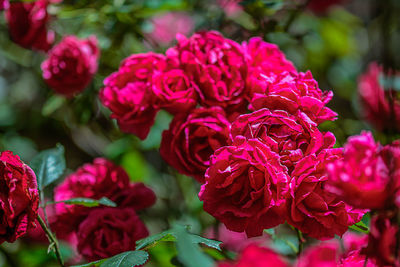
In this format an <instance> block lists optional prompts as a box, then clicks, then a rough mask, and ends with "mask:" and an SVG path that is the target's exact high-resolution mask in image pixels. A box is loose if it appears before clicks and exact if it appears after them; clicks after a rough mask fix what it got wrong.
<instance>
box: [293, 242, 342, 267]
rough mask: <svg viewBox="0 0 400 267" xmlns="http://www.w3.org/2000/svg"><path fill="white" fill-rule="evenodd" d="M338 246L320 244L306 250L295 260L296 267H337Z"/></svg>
mask: <svg viewBox="0 0 400 267" xmlns="http://www.w3.org/2000/svg"><path fill="white" fill-rule="evenodd" d="M337 251H338V244H334V243H321V244H319V245H318V246H314V247H310V248H308V249H307V250H306V251H305V252H304V253H303V254H302V255H300V257H299V258H298V260H297V264H296V267H320V266H323V267H337V266H338V263H339V255H338V253H337Z"/></svg>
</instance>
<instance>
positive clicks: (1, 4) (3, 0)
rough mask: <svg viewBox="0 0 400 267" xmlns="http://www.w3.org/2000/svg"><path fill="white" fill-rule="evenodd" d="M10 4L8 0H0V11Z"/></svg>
mask: <svg viewBox="0 0 400 267" xmlns="http://www.w3.org/2000/svg"><path fill="white" fill-rule="evenodd" d="M9 6H10V3H9V2H8V0H0V11H1V10H4V9H7V8H8V7H9Z"/></svg>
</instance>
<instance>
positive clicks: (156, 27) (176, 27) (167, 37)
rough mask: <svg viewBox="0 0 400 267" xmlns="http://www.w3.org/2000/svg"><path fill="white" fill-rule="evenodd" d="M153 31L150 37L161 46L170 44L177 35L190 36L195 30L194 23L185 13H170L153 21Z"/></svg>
mask: <svg viewBox="0 0 400 267" xmlns="http://www.w3.org/2000/svg"><path fill="white" fill-rule="evenodd" d="M151 22H152V24H153V31H152V32H150V33H149V34H148V35H149V37H150V38H151V39H152V40H154V41H155V42H156V43H158V44H161V45H164V46H165V45H168V44H170V43H171V42H172V41H173V40H174V38H175V36H176V34H178V33H180V34H183V35H188V34H190V33H191V32H192V31H193V29H194V21H193V18H192V17H191V16H189V14H187V13H185V12H168V13H165V14H161V15H158V16H156V17H154V18H152V19H151Z"/></svg>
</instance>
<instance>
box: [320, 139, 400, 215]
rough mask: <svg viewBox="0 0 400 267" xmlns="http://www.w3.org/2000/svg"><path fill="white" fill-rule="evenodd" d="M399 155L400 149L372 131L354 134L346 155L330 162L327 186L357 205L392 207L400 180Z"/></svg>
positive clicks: (348, 141) (362, 206)
mask: <svg viewBox="0 0 400 267" xmlns="http://www.w3.org/2000/svg"><path fill="white" fill-rule="evenodd" d="M396 151H397V153H396ZM399 155H400V150H398V149H397V150H396V149H390V148H389V146H386V147H385V148H383V147H382V146H381V145H380V144H379V143H376V142H375V141H374V138H373V136H372V134H371V133H370V132H362V133H361V135H357V136H351V137H350V138H349V139H348V140H347V143H346V145H345V146H344V154H343V158H342V159H339V160H337V161H335V162H333V163H330V164H328V165H327V170H328V172H329V183H328V184H327V189H328V190H330V191H331V192H332V193H334V194H336V195H338V196H339V197H340V198H341V199H342V200H343V201H345V202H346V203H349V204H350V205H352V206H354V207H357V208H363V209H384V208H387V207H391V206H393V204H394V203H393V202H394V198H395V193H396V191H398V189H399V181H400V180H399V177H400V172H399V169H400V168H399V167H400V164H399V162H397V166H396V165H395V164H393V163H392V162H394V161H393V160H394V159H398V158H399ZM397 161H398V160H397Z"/></svg>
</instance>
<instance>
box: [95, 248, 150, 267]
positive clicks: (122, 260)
mask: <svg viewBox="0 0 400 267" xmlns="http://www.w3.org/2000/svg"><path fill="white" fill-rule="evenodd" d="M148 259H149V254H148V253H147V252H146V251H142V250H136V251H127V252H123V253H121V254H118V255H115V256H114V257H111V258H108V259H107V260H105V261H104V262H103V263H101V264H100V267H133V266H139V265H143V264H145V263H146V262H147V260H148Z"/></svg>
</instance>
